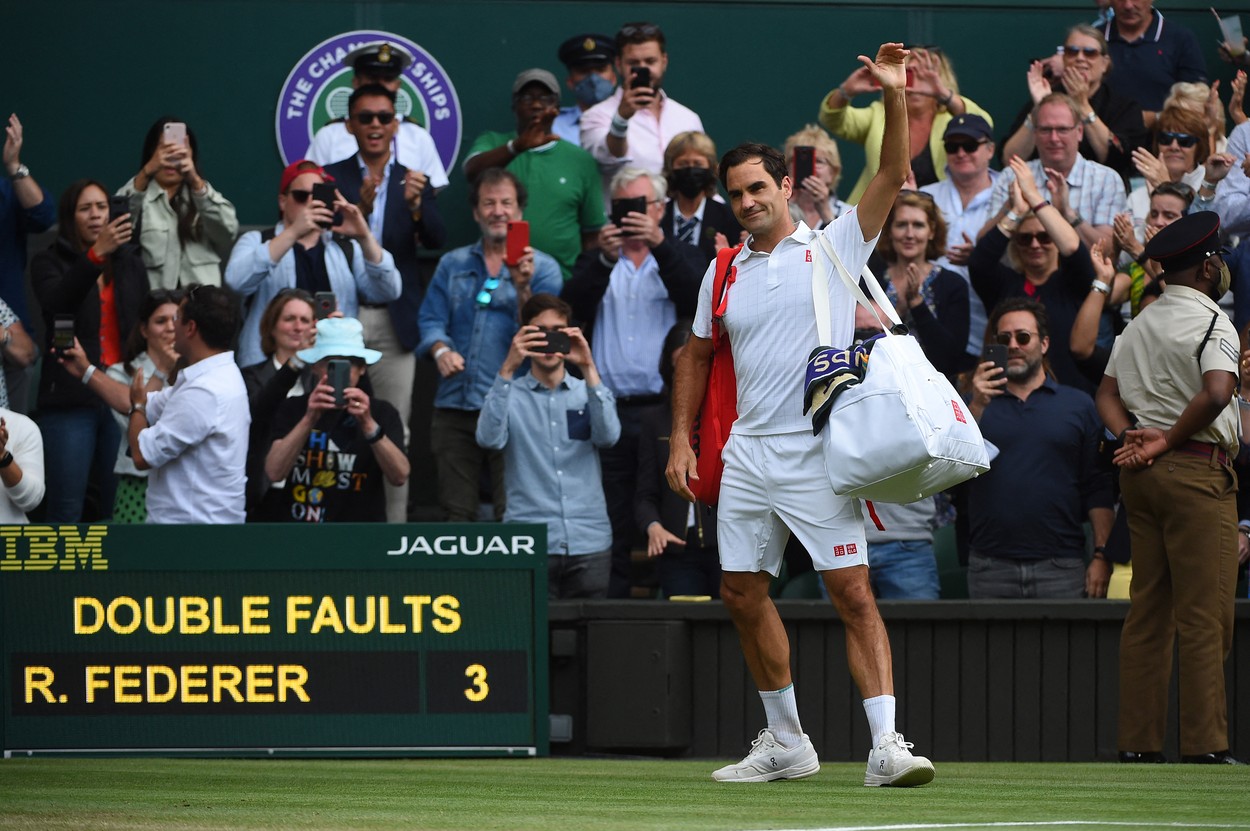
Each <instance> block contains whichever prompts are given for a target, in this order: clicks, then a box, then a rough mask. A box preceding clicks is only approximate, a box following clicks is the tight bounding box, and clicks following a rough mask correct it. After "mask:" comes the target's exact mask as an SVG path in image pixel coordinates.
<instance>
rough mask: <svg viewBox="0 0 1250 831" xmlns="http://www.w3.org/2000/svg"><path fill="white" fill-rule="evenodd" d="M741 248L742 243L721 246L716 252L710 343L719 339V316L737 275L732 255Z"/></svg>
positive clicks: (713, 343) (722, 313)
mask: <svg viewBox="0 0 1250 831" xmlns="http://www.w3.org/2000/svg"><path fill="white" fill-rule="evenodd" d="M741 250H742V243H738V244H737V245H732V246H730V247H728V248H722V249H720V250H719V251H717V252H716V271H715V272H714V273H713V275H712V345H713V348H715V346H716V344H717V343H718V342H719V341H720V339H721V334H722V332H721V326H720V319H721V316H722V315H724V314H725V304H726V303H727V302H728V299H729V297H728V295H729V287H730V286H732V285H733V282H734V279H735V278H736V277H737V276H738V269H737V268H736V267H735V266H734V264H733V262H734V257H736V256H738V252H739V251H741Z"/></svg>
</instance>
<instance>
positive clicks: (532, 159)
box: [464, 69, 604, 280]
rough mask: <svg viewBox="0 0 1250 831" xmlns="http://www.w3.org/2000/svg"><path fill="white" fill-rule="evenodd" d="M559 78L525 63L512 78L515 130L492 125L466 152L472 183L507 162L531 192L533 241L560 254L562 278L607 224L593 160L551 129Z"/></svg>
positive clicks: (556, 105)
mask: <svg viewBox="0 0 1250 831" xmlns="http://www.w3.org/2000/svg"><path fill="white" fill-rule="evenodd" d="M559 104H560V84H559V83H558V82H557V81H556V76H554V75H552V74H551V73H550V72H548V71H547V70H545V69H526V70H525V71H523V72H521V73H520V74H519V75H517V76H516V80H515V81H513V83H512V112H513V114H514V115H515V116H516V130H515V131H514V132H511V133H505V132H499V131H488V132H485V133H482V134H481V135H480V136H478V137H477V139H476V140H475V141H474V142H473V146H471V147H470V148H469V152H468V154H467V155H466V156H465V162H464V175H465V176H467V177H468V179H469V182H470V183H472V182H473V181H474V180H475V179H477V177H478V176H481V175H482V172H483V171H485V170H488V169H490V168H492V167H502V168H506V169H507V170H508V171H509V172H511V173H513V174H515V175H516V177H517V178H518V179H519V180H521V184H523V185H525V189H526V190H527V191H529V195H530V206H531V208H530V211H529V213H528V215H527V219H528V221H529V224H530V243H531V244H532V245H533V246H534V247H535V248H536V249H538V250H539V251H544V252H546V253H548V254H550V255H551V256H553V257H555V258H556V261H557V262H558V263H560V270H561V271H562V272H563V275H564V279H566V280H567V279H569V275H570V274H571V273H572V269H573V263H574V261H576V260H577V257H578V255H579V254H581V253H582V251H583V250H587V251H588V250H591V249H592V248H594V247H595V244H596V242H597V241H598V239H599V229H600V228H601V227H602V226H603V219H604V217H603V191H602V189H601V186H600V183H599V173H598V169H597V168H596V167H595V160H594V159H592V158H591V157H590V155H589V154H588V153H586V151H585V150H582V149H581V148H580V147H577V146H575V145H573V144H570V143H569V142H567V141H561V140H560V137H559V136H557V135H556V134H555V133H553V132H552V131H551V124H552V122H553V121H554V120H555V117H556V115H557V113H559V109H558V106H559Z"/></svg>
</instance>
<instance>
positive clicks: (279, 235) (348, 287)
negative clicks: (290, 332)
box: [226, 159, 403, 366]
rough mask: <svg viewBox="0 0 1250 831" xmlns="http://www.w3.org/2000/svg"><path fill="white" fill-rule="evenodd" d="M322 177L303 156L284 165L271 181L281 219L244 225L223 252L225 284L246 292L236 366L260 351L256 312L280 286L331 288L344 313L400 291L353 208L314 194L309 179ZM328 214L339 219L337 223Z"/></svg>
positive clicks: (338, 197) (257, 357)
mask: <svg viewBox="0 0 1250 831" xmlns="http://www.w3.org/2000/svg"><path fill="white" fill-rule="evenodd" d="M327 181H328V179H327V175H326V172H325V171H324V170H323V169H322V168H321V167H319V166H318V165H317V164H316V163H314V162H310V161H308V160H307V159H301V160H299V161H297V162H292V163H291V164H289V165H287V167H286V169H285V170H283V171H282V177H281V179H280V180H279V182H278V211H279V213H280V215H281V217H282V218H281V220H280V221H279V222H278V224H277V225H275V226H274V227H272V228H266V229H264V230H262V231H249V232H247V233H246V234H244V235H243V236H242V237H240V238H239V241H238V243H236V244H235V246H234V251H232V252H231V254H230V262H229V263H228V264H227V265H226V285H227V286H229V287H230V288H232V289H234V290H235V291H237V292H239V293H240V294H241V295H243V296H244V297H251V298H253V299H252V301H251V303H250V305H249V306H248V312H247V319H246V320H245V321H244V324H243V332H242V334H241V335H240V336H239V349H238V358H239V364H240V365H241V366H251V365H252V364H256V363H260V361H261V360H262V359H263V358H264V354H263V353H262V352H261V349H260V334H261V333H260V318H261V315H262V314H263V313H264V310H265V307H266V306H267V305H268V304H269V301H270V300H272V299H273V298H274V296H275V295H276V294H277V293H278V292H280V291H282V290H283V289H291V288H299V289H303V290H304V291H306V292H308V293H309V294H314V293H316V292H319V291H331V292H334V296H335V298H337V300H338V307H339V310H340V311H342V312H343V314H344V316H346V317H351V318H354V317H356V315H357V313H358V311H359V309H360V304H361V303H388V302H390V301H392V300H394V299H395V298H397V297H399V295H400V293H401V291H402V288H403V284H402V280H401V277H400V274H399V270H398V269H397V268H396V267H395V258H394V257H393V256H392V255H391V253H390V252H389V251H387V250H386V249H385V248H383V247H382V245H381V244H380V243H379V242H378V239H377V237H376V236H374V234H373V231H372V230H371V229H370V227H369V222H368V220H367V219H366V218H365V216H364V215H363V214H362V213H361V210H360V208H358V207H357V206H355V205H353V204H352V203H351V202H349V201H347V200H346V199H344V198H343V196H342V194H341V193H339V192H338V191H337V190H336V191H335V199H334V203H333V204H329V205H328V204H326V203H325V202H324V201H322V200H320V199H316V198H314V196H313V186H314V185H321V184H326V183H327ZM331 184H332V183H331ZM336 214H337V215H339V216H340V218H341V221H340V222H339V224H337V225H335V224H334V217H335V215H336Z"/></svg>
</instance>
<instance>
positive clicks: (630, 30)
mask: <svg viewBox="0 0 1250 831" xmlns="http://www.w3.org/2000/svg"><path fill="white" fill-rule="evenodd" d="M659 33H660V27H659V26H656V25H655V24H654V23H639V24H633V23H630V24H629V25H627V26H622V27H621V31H620V32H619V33H618V34H619V35H620V37H623V38H632V37H638V36H640V35H641V36H642V37H648V38H649V37H655V36H656V35H658V34H659Z"/></svg>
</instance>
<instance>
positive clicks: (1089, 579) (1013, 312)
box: [968, 297, 1236, 599]
mask: <svg viewBox="0 0 1250 831" xmlns="http://www.w3.org/2000/svg"><path fill="white" fill-rule="evenodd" d="M989 331H990V332H991V333H992V335H991V337H992V338H993V340H994V341H995V342H997V343H1000V344H1003V345H1004V346H1006V347H1008V352H1007V369H1006V372H1003V371H1002V370H1001V369H1000V368H999V367H997V366H996V365H995V364H994V362H993V361H984V362H982V363H981V365H980V366H979V367H977V370H976V374H975V375H974V376H973V378H972V388H973V396H972V401H971V404H970V406H969V409H970V410H971V411H972V417H973V418H975V419H976V420H977V423H978V424H979V425H980V427H981V433H982V434H983V435H984V436H985V438H986V440H988V441H989V442H990V443H992V444H993V445H994V446H995V447H997V448H998V450H999V454H998V456H996V457H995V458H994V461H993V464H992V465H991V466H990V471H989V472H988V473H986V474H984V475H982V476H978V477H977V478H976V479H973V480H972V481H970V482H968V524H969V540H968V545H969V552H968V594H969V595H970V596H971V597H973V598H975V599H983V598H1071V597H1080V596H1081V595H1082V593H1084V594H1085V595H1086V596H1089V597H1105V596H1106V593H1107V580H1108V579H1109V578H1110V576H1111V565H1110V563H1108V562H1107V560H1106V558H1105V557H1104V556H1103V548H1104V545H1105V544H1106V542H1107V536H1108V535H1109V534H1110V533H1111V522H1112V519H1113V513H1112V504H1113V500H1112V493H1111V474H1110V471H1109V470H1108V469H1107V468H1106V466H1105V465H1104V464H1102V463H1101V462H1100V459H1099V455H1098V446H1099V443H1100V441H1101V440H1102V427H1101V425H1100V423H1099V421H1098V413H1097V412H1096V411H1095V409H1094V401H1093V399H1092V398H1090V397H1089V395H1088V394H1086V393H1085V392H1083V391H1081V390H1078V389H1076V388H1075V387H1068V386H1064V385H1062V384H1059V383H1057V382H1056V381H1055V380H1054V379H1053V378H1051V377H1050V376H1049V375H1048V373H1047V367H1046V361H1045V357H1046V352H1047V351H1048V350H1049V349H1050V338H1049V327H1048V324H1047V317H1046V308H1045V307H1044V306H1042V304H1041V303H1039V302H1037V301H1036V300H1033V299H1031V298H1027V297H1011V298H1008V299H1006V300H1004V301H1002V302H1001V303H999V304H998V306H996V307H995V309H994V311H993V312H992V313H991V314H990V323H989ZM1022 487H1027V492H1028V499H1027V508H1026V506H1024V505H1022V504H1021V493H1022V491H1021V488H1022ZM1087 518H1088V520H1089V523H1090V526H1091V527H1092V528H1093V535H1094V556H1093V559H1092V560H1091V561H1090V563H1089V567H1088V568H1086V567H1085V532H1084V529H1083V528H1082V523H1083V522H1084V521H1085V519H1087ZM1235 524H1236V523H1235V522H1234V525H1235Z"/></svg>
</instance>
